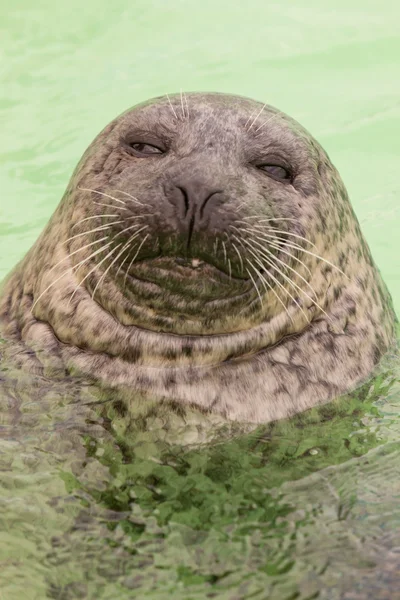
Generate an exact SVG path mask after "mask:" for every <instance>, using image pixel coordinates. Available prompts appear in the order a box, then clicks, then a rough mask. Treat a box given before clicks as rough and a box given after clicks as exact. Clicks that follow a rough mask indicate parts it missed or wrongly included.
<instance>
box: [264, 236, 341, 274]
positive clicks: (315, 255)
mask: <svg viewBox="0 0 400 600" xmlns="http://www.w3.org/2000/svg"><path fill="white" fill-rule="evenodd" d="M257 239H262V238H257ZM284 245H285V247H289V248H294V249H295V250H301V251H302V252H305V253H306V254H310V255H311V256H314V257H315V258H317V259H318V260H322V261H323V262H325V263H327V264H328V265H330V266H331V267H333V268H334V269H336V270H337V271H339V273H341V274H342V275H344V276H345V277H346V278H347V279H350V277H349V276H348V275H346V273H344V272H343V271H342V270H341V269H339V267H337V266H336V265H334V264H333V263H331V262H330V261H329V260H327V259H326V258H323V257H322V256H319V255H318V254H315V252H311V251H310V250H306V249H305V248H301V246H298V245H297V244H291V243H289V242H287V241H285V244H284Z"/></svg>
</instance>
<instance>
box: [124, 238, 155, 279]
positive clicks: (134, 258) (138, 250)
mask: <svg viewBox="0 0 400 600" xmlns="http://www.w3.org/2000/svg"><path fill="white" fill-rule="evenodd" d="M149 235H150V234H149V233H147V234H146V236H145V237H144V238H143V240H142V242H141V244H140V245H139V248H138V249H137V251H136V254H135V256H134V257H133V258H132V260H131V262H130V263H129V266H128V268H127V270H126V271H125V277H124V288H125V286H126V278H127V277H128V273H129V270H130V268H131V266H132V264H133V263H134V262H135V260H136V257H137V256H138V254H139V252H140V249H141V247H142V246H143V244H144V243H145V241H146V240H147V238H148V237H149Z"/></svg>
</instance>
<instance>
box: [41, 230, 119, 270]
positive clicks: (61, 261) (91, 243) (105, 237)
mask: <svg viewBox="0 0 400 600" xmlns="http://www.w3.org/2000/svg"><path fill="white" fill-rule="evenodd" d="M70 239H71V238H70ZM107 239H108V235H105V236H104V237H102V238H100V239H99V240H95V241H94V242H90V244H85V246H81V247H80V248H78V250H74V252H71V253H70V254H68V255H67V256H65V257H64V258H63V259H61V260H59V261H58V263H57V264H55V265H54V266H52V267H51V269H49V273H50V272H51V271H53V270H54V269H55V268H56V267H58V265H61V263H63V262H64V261H65V260H67V259H68V258H70V257H71V256H73V255H74V254H77V253H78V252H81V250H85V248H89V247H90V246H94V245H95V244H99V243H100V242H104V240H107ZM66 241H67V242H68V241H69V240H66Z"/></svg>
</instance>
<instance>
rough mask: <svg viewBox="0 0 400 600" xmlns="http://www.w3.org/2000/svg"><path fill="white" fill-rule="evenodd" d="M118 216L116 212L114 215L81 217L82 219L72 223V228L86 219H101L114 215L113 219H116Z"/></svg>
mask: <svg viewBox="0 0 400 600" xmlns="http://www.w3.org/2000/svg"><path fill="white" fill-rule="evenodd" d="M116 216H118V215H116V214H115V213H114V214H113V215H91V216H90V217H85V218H84V219H81V220H80V221H77V222H76V223H74V224H73V225H72V227H71V229H73V228H74V227H76V226H77V225H79V224H80V223H84V222H85V221H90V220H92V219H101V218H102V217H112V218H113V219H115V217H116Z"/></svg>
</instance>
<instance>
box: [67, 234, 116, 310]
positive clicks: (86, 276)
mask: <svg viewBox="0 0 400 600" xmlns="http://www.w3.org/2000/svg"><path fill="white" fill-rule="evenodd" d="M110 244H112V241H111V242H110ZM110 244H109V245H110ZM120 246H122V242H121V243H120V244H118V245H117V246H115V248H113V249H112V250H111V251H110V252H109V253H108V254H107V256H105V257H104V258H102V259H101V261H100V262H99V263H97V264H96V265H95V266H94V267H93V269H90V271H89V273H87V274H86V275H85V277H84V278H83V279H81V280H80V282H79V283H78V285H77V286H76V288H75V289H74V291H73V292H72V294H71V296H70V299H69V300H68V304H70V303H71V300H72V298H73V297H74V296H75V294H76V292H77V291H78V289H79V288H80V287H81V286H82V283H83V282H84V281H86V279H87V278H88V277H89V276H90V275H91V274H92V273H93V272H94V271H95V270H96V269H98V268H99V267H100V265H102V264H103V262H105V261H106V260H107V258H109V257H110V256H112V255H113V254H114V252H115V251H116V250H118V248H119V247H120ZM103 250H104V248H103ZM92 298H93V295H92Z"/></svg>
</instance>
